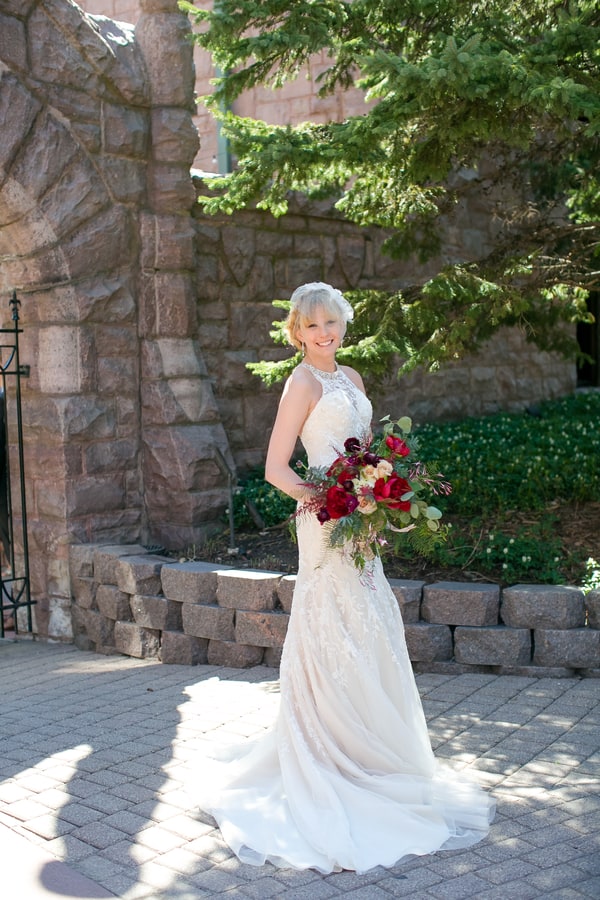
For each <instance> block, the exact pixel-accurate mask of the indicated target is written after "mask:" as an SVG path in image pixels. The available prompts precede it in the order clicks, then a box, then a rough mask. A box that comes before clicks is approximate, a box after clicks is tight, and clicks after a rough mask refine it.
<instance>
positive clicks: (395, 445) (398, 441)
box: [385, 434, 410, 456]
mask: <svg viewBox="0 0 600 900" xmlns="http://www.w3.org/2000/svg"><path fill="white" fill-rule="evenodd" d="M385 442H386V444H387V446H388V447H389V448H390V450H391V451H392V453H393V454H394V456H408V454H409V453H410V447H409V446H408V444H407V443H406V441H403V440H402V438H397V437H394V435H393V434H389V435H388V436H387V437H386V439H385Z"/></svg>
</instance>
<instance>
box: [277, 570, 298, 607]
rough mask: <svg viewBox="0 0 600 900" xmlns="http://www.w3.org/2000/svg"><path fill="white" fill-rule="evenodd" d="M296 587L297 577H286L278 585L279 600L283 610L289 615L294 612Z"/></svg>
mask: <svg viewBox="0 0 600 900" xmlns="http://www.w3.org/2000/svg"><path fill="white" fill-rule="evenodd" d="M295 587H296V575H284V576H283V577H282V578H280V580H279V584H278V585H277V598H278V600H279V602H280V604H281V608H282V609H283V611H284V612H286V613H287V614H288V615H289V614H290V613H291V611H292V602H293V599H294V588H295Z"/></svg>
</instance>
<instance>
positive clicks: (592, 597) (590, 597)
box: [585, 591, 600, 628]
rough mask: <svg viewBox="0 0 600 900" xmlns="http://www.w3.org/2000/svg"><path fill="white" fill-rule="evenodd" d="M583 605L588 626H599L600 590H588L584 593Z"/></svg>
mask: <svg viewBox="0 0 600 900" xmlns="http://www.w3.org/2000/svg"><path fill="white" fill-rule="evenodd" d="M585 607H586V609H587V614H588V625H589V626H590V628H600V591H590V592H589V593H588V594H586V596H585Z"/></svg>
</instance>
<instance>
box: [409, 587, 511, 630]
mask: <svg viewBox="0 0 600 900" xmlns="http://www.w3.org/2000/svg"><path fill="white" fill-rule="evenodd" d="M499 609H500V587H499V586H498V585H497V584H469V583H468V582H450V581H438V582H436V583H435V584H426V585H425V587H424V588H423V602H422V603H421V618H422V619H423V620H424V621H425V622H430V623H432V624H436V625H480V626H481V625H497V624H498V611H499Z"/></svg>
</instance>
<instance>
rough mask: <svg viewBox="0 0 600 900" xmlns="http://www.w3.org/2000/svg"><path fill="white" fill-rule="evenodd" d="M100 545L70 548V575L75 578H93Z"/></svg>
mask: <svg viewBox="0 0 600 900" xmlns="http://www.w3.org/2000/svg"><path fill="white" fill-rule="evenodd" d="M98 546H99V545H98V544H71V545H70V546H69V575H70V576H71V579H74V578H92V577H93V575H94V553H95V551H96V550H97V549H98Z"/></svg>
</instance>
